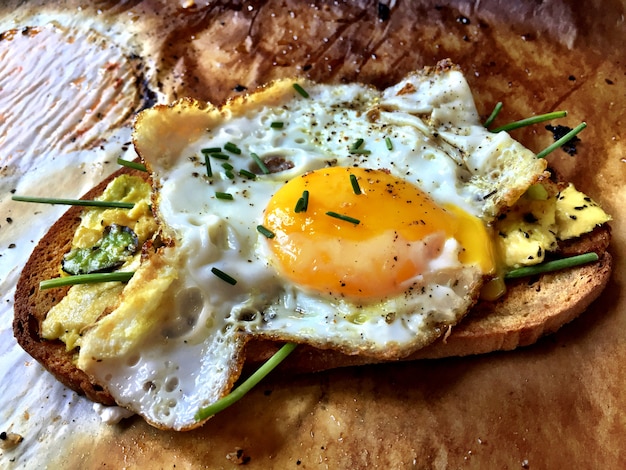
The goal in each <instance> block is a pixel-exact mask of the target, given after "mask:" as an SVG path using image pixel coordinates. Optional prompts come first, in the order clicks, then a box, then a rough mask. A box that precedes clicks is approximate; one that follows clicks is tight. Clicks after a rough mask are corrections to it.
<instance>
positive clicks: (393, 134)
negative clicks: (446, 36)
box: [78, 67, 545, 429]
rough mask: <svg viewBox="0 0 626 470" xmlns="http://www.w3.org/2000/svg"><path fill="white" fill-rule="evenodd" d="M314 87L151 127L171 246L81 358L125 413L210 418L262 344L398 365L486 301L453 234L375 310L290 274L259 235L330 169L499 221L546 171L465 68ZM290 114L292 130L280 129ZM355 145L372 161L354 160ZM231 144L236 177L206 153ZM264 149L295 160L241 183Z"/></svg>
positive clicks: (478, 275)
mask: <svg viewBox="0 0 626 470" xmlns="http://www.w3.org/2000/svg"><path fill="white" fill-rule="evenodd" d="M300 83H301V85H302V86H303V87H304V88H305V89H306V91H307V92H308V94H309V97H308V98H304V97H302V96H300V95H299V94H298V93H297V92H296V91H295V90H294V88H293V87H292V84H293V82H292V81H290V80H285V81H280V82H276V83H274V84H272V85H270V86H268V87H267V88H266V89H264V90H262V91H259V92H257V93H255V94H252V95H249V96H247V97H245V98H241V99H237V100H235V101H233V102H230V103H228V104H227V105H226V106H224V107H222V108H215V107H213V106H211V105H203V104H200V103H198V102H195V101H193V100H181V101H179V102H177V103H175V104H174V105H172V106H170V107H165V106H162V107H157V108H154V109H151V110H147V111H145V112H143V113H142V114H141V115H140V116H139V118H138V120H137V123H136V128H135V135H134V138H135V146H136V149H137V151H138V153H139V154H140V155H141V156H142V157H143V158H144V160H145V161H146V164H147V165H148V167H149V169H150V170H151V172H152V176H153V179H154V185H155V188H156V190H157V192H156V193H155V201H154V202H155V207H156V209H157V216H158V218H159V220H160V222H161V224H162V231H163V238H164V239H165V240H166V241H168V240H169V242H170V243H168V244H167V246H165V247H164V248H162V249H161V250H160V251H159V252H158V253H157V254H156V255H154V256H152V257H151V258H150V259H148V261H146V262H145V263H144V264H143V265H142V267H141V268H140V269H139V270H138V272H137V273H136V274H135V277H134V278H133V280H131V282H130V283H129V285H128V287H127V288H126V290H125V292H124V298H123V302H122V305H121V307H120V308H119V309H118V310H116V311H114V312H112V313H111V314H110V315H108V316H107V317H105V318H104V319H103V320H101V321H100V322H99V323H98V324H96V325H95V326H94V327H93V328H91V329H90V330H89V331H88V332H87V333H86V334H85V336H84V338H83V342H82V348H81V351H80V355H79V361H78V365H79V367H80V368H82V369H83V370H85V371H86V372H87V373H89V374H91V375H92V376H93V377H94V378H95V380H96V381H97V382H98V383H102V384H106V386H107V388H108V389H109V390H110V392H111V393H112V394H113V396H114V397H115V398H116V401H118V403H119V404H121V405H123V406H126V407H128V408H129V409H132V410H133V411H135V412H137V413H139V414H141V415H143V416H144V417H145V418H146V419H147V420H148V421H149V422H151V423H153V424H155V425H157V426H159V427H165V428H174V429H189V428H192V427H195V426H196V425H198V423H196V421H195V420H194V414H195V412H196V411H197V410H198V408H199V407H200V406H206V405H208V404H209V403H212V402H214V401H215V400H217V399H218V398H220V397H221V396H222V395H224V394H226V393H227V392H228V390H229V389H230V387H231V386H232V383H233V381H234V380H235V379H236V378H237V376H238V374H239V371H240V367H241V362H242V361H243V357H241V349H242V347H243V345H244V344H245V341H246V339H247V338H249V337H253V336H257V337H269V338H274V339H282V340H293V341H298V342H307V343H309V344H313V345H315V346H317V347H332V348H335V349H339V350H342V351H344V352H346V353H349V354H369V355H372V356H373V357H376V358H379V359H392V358H398V357H402V356H403V355H406V354H409V353H410V352H412V351H413V350H415V349H416V348H419V347H422V346H424V345H426V344H428V343H429V342H430V341H432V340H434V339H435V338H436V337H437V336H439V335H440V334H441V333H442V331H443V329H444V327H445V326H447V325H450V324H454V323H456V322H457V321H458V320H459V319H460V318H461V317H462V316H463V315H464V314H465V312H466V311H467V310H468V309H469V307H470V306H471V305H472V304H473V302H474V301H475V299H476V297H477V294H478V290H479V288H480V285H481V281H482V275H483V273H482V272H481V270H480V268H479V267H478V266H474V265H463V264H462V263H460V262H459V260H458V254H459V250H460V249H461V248H460V247H459V245H458V243H457V242H456V241H455V240H454V239H450V240H448V241H447V242H446V248H445V250H443V253H442V254H441V255H440V256H439V257H438V258H436V259H434V260H431V266H432V269H430V270H429V271H427V272H426V273H424V274H423V276H421V277H420V278H419V279H416V280H415V286H414V287H415V288H413V289H408V290H407V291H406V292H405V293H403V294H402V295H399V296H393V297H389V298H383V299H379V300H377V301H375V302H367V303H363V302H355V301H353V300H350V299H346V298H342V297H339V296H332V295H330V294H328V295H327V294H319V293H316V292H314V291H312V290H311V289H307V288H306V287H305V286H301V285H297V284H294V283H291V282H287V281H285V280H284V279H283V278H281V276H280V275H279V273H278V272H277V271H276V270H275V269H273V267H272V265H271V264H272V262H271V255H270V254H269V253H268V248H267V240H265V239H264V237H263V236H262V235H260V234H259V233H258V232H257V231H256V226H257V225H258V224H260V223H261V221H262V218H263V210H264V208H265V206H266V204H267V203H268V201H269V200H270V198H271V197H272V195H273V194H274V193H275V192H276V191H277V189H278V188H279V187H281V186H282V185H283V184H284V183H285V182H286V181H289V180H290V179H292V178H294V177H295V176H298V175H301V174H303V173H305V172H307V171H311V170H315V169H319V168H323V167H326V166H335V165H336V166H346V167H348V166H354V165H358V166H364V167H367V168H374V169H376V168H378V169H386V170H389V171H390V172H391V173H392V174H393V175H395V176H397V177H400V178H404V179H407V180H409V181H411V182H412V183H414V184H416V185H418V186H419V187H420V188H421V189H422V190H424V191H426V192H427V193H429V194H430V195H431V196H432V197H433V199H434V200H435V201H436V202H437V203H439V204H441V205H444V204H452V205H455V206H457V207H459V208H462V209H463V210H465V211H467V212H468V213H470V214H473V215H475V216H478V217H480V218H482V219H483V220H484V221H485V223H488V222H490V221H491V220H493V218H494V217H495V216H496V215H497V214H498V212H499V211H500V210H502V208H503V207H504V206H506V205H507V204H509V203H510V202H511V201H514V200H515V199H517V198H518V197H519V196H520V195H521V194H522V193H523V191H524V190H525V189H526V187H527V186H528V185H529V184H531V183H532V182H534V181H535V180H536V178H537V177H538V175H540V174H541V173H542V172H543V170H544V168H545V162H542V161H540V160H537V159H536V158H535V156H534V154H532V152H530V151H528V150H527V149H525V148H524V147H522V146H521V145H520V144H519V143H517V142H516V141H514V140H513V139H511V138H510V137H509V136H508V135H507V134H506V133H499V134H491V133H489V132H488V131H487V130H485V129H484V127H483V126H482V125H481V124H480V122H479V116H478V113H477V111H476V108H475V106H474V102H473V99H472V95H471V92H470V90H469V87H468V85H467V83H466V81H465V79H464V78H463V76H462V74H461V73H460V72H459V71H458V70H456V69H454V68H449V67H442V68H440V69H428V70H427V71H425V72H422V73H416V74H412V75H410V76H409V77H407V78H406V79H405V80H403V81H402V82H401V83H399V84H398V85H396V86H394V87H392V88H390V89H388V90H385V91H383V92H379V91H377V90H375V89H372V88H370V87H366V86H363V85H359V84H348V85H321V84H313V83H308V82H300ZM277 121H280V122H283V123H284V125H283V128H282V129H275V128H272V127H271V123H272V122H277ZM386 137H389V138H390V139H391V141H392V142H393V149H392V150H389V149H388V148H387V143H386V141H385V138H386ZM356 138H363V139H364V141H365V143H364V148H366V149H368V150H370V151H371V154H368V155H354V154H352V153H351V152H350V147H351V145H352V144H353V142H354V140H356ZM228 142H230V143H234V144H235V145H236V146H237V147H238V148H239V149H240V150H241V154H239V155H237V154H234V153H229V152H227V151H226V152H223V153H225V154H228V155H229V157H230V158H229V163H230V164H232V165H233V166H234V170H233V172H234V174H235V175H234V177H230V176H227V174H226V170H224V169H223V168H222V167H221V166H220V164H221V161H220V160H217V159H211V167H212V172H213V174H212V176H211V177H207V176H206V167H205V165H204V157H203V154H202V149H203V148H207V147H221V148H224V146H225V145H226V144H227V143H228ZM251 153H256V154H258V155H259V156H260V157H261V158H262V159H264V160H265V159H268V158H270V157H279V158H282V159H284V160H285V161H288V162H291V164H293V167H292V168H290V169H287V170H285V171H281V172H278V173H272V174H268V175H265V174H261V175H259V176H258V177H257V178H256V179H255V180H251V179H249V178H248V177H244V176H240V175H238V174H237V172H238V170H239V169H242V168H243V169H246V170H255V169H256V170H258V169H257V168H256V166H255V163H254V161H253V160H252V158H251V157H250V155H251ZM217 192H222V193H229V194H231V195H232V196H233V200H221V199H218V198H217V197H216V193H217ZM213 268H218V269H220V270H222V271H223V272H225V273H227V274H229V275H231V276H233V277H234V278H235V279H236V281H237V282H236V284H235V285H231V284H229V283H227V282H225V281H224V280H223V279H221V278H219V277H217V276H216V275H214V273H213V272H212V269H213ZM125 305H126V307H124V306H125ZM129 305H131V306H133V307H132V308H131V307H128V306H129Z"/></svg>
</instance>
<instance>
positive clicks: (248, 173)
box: [239, 169, 256, 180]
mask: <svg viewBox="0 0 626 470" xmlns="http://www.w3.org/2000/svg"><path fill="white" fill-rule="evenodd" d="M239 175H240V176H243V177H244V178H248V179H251V180H255V179H256V175H255V174H254V173H252V172H251V171H248V170H244V169H241V170H239Z"/></svg>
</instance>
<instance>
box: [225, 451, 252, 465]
mask: <svg viewBox="0 0 626 470" xmlns="http://www.w3.org/2000/svg"><path fill="white" fill-rule="evenodd" d="M226 459H227V460H230V461H231V462H232V463H234V464H236V465H246V464H248V462H250V456H249V455H246V453H245V451H244V450H243V449H242V448H241V447H236V448H235V451H234V452H230V453H228V454H226Z"/></svg>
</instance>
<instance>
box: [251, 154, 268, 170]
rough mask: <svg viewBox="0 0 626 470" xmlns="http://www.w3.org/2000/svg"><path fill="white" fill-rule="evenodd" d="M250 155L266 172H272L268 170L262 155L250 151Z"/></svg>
mask: <svg viewBox="0 0 626 470" xmlns="http://www.w3.org/2000/svg"><path fill="white" fill-rule="evenodd" d="M250 157H252V160H254V162H255V163H256V164H257V166H258V167H259V168H260V169H261V171H262V172H263V173H264V174H266V175H269V174H270V170H268V168H267V167H266V166H265V163H263V160H261V157H259V156H258V155H257V154H256V153H254V152H250Z"/></svg>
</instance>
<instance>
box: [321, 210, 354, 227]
mask: <svg viewBox="0 0 626 470" xmlns="http://www.w3.org/2000/svg"><path fill="white" fill-rule="evenodd" d="M326 215H329V216H331V217H334V218H335V219H339V220H343V221H345V222H350V223H351V224H354V225H359V224H360V223H361V221H360V220H359V219H355V218H354V217H350V216H348V215H344V214H338V213H337V212H333V211H328V212H326Z"/></svg>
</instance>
